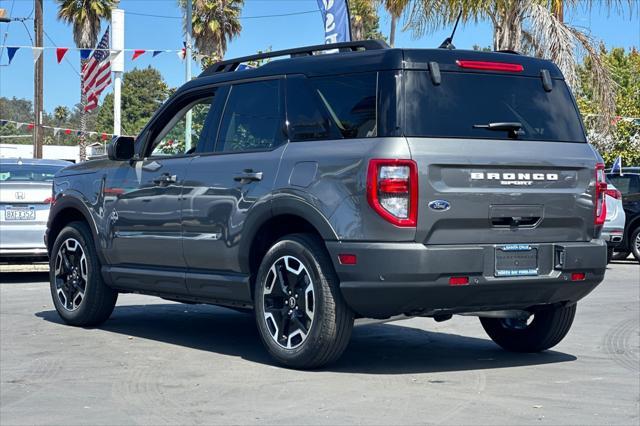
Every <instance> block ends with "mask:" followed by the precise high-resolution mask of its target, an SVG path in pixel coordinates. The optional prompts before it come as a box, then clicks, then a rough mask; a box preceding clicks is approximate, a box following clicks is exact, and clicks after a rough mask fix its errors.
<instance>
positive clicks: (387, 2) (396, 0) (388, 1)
mask: <svg viewBox="0 0 640 426" xmlns="http://www.w3.org/2000/svg"><path fill="white" fill-rule="evenodd" d="M407 6H409V0H384V8H385V9H387V12H389V15H391V29H390V30H389V45H390V46H391V47H393V45H394V44H395V42H396V25H397V22H398V19H400V16H401V15H402V14H403V13H404V11H405V9H406V8H407Z"/></svg>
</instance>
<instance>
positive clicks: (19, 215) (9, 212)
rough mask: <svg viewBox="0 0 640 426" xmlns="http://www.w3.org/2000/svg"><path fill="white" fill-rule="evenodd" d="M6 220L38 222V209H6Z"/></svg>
mask: <svg viewBox="0 0 640 426" xmlns="http://www.w3.org/2000/svg"><path fill="white" fill-rule="evenodd" d="M4 220H36V209H34V208H33V207H30V208H12V207H7V208H5V209H4Z"/></svg>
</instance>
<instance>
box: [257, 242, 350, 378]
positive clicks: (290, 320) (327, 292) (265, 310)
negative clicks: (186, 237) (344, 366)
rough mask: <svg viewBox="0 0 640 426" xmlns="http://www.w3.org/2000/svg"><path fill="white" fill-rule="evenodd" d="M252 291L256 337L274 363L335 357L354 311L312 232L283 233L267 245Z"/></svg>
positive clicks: (304, 363)
mask: <svg viewBox="0 0 640 426" xmlns="http://www.w3.org/2000/svg"><path fill="white" fill-rule="evenodd" d="M307 277H308V278H307ZM254 297H255V303H254V305H255V315H256V323H257V326H258V332H259V334H260V338H261V340H262V343H263V344H264V346H265V347H266V349H267V351H268V352H269V353H270V354H271V356H272V357H273V358H275V359H276V360H277V361H278V362H279V363H281V364H283V365H285V366H287V367H292V368H300V369H310V368H318V367H321V366H323V365H326V364H328V363H331V362H333V361H335V360H337V359H338V358H339V357H340V355H342V352H344V350H345V348H346V347H347V344H348V343H349V338H350V337H351V330H352V328H353V312H352V311H351V309H349V307H348V306H347V305H346V303H345V301H344V299H343V298H342V294H341V293H340V288H339V282H338V277H337V276H336V273H335V271H334V269H333V264H332V263H331V260H330V258H329V255H328V254H327V252H326V249H325V248H324V245H323V243H322V241H321V240H320V239H319V238H318V237H316V236H315V235H312V234H292V235H288V236H285V237H283V238H282V239H280V240H278V241H277V242H276V243H275V244H274V245H273V246H272V247H271V249H269V251H268V252H267V254H266V255H265V257H264V258H263V259H262V263H261V264H260V268H259V270H258V274H257V277H256V284H255V289H254ZM281 330H286V332H283V333H282V334H281ZM292 330H293V331H292ZM305 331H306V333H305Z"/></svg>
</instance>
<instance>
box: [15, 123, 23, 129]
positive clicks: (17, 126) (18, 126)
mask: <svg viewBox="0 0 640 426" xmlns="http://www.w3.org/2000/svg"><path fill="white" fill-rule="evenodd" d="M22 126H24V123H18V122H16V129H21V128H22Z"/></svg>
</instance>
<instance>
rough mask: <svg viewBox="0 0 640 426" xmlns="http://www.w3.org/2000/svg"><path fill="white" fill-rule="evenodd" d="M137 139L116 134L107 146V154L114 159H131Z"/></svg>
mask: <svg viewBox="0 0 640 426" xmlns="http://www.w3.org/2000/svg"><path fill="white" fill-rule="evenodd" d="M134 142H135V139H134V138H133V137H131V136H115V137H114V138H113V139H112V140H111V142H109V145H108V146H107V156H108V157H109V160H112V161H126V160H131V159H132V158H133V154H134V151H135V150H134Z"/></svg>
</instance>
